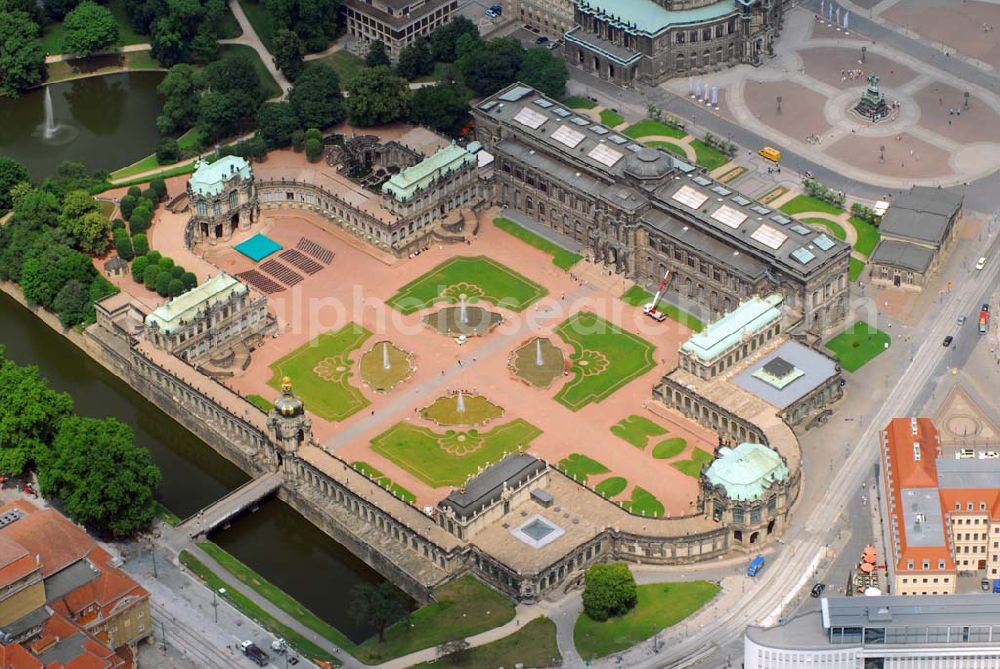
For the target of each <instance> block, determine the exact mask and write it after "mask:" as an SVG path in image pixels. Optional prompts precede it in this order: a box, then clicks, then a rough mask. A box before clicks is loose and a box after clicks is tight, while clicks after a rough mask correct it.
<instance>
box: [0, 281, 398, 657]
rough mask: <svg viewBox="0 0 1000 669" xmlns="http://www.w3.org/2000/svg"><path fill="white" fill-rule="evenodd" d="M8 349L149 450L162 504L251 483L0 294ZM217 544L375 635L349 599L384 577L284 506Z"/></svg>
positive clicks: (330, 616)
mask: <svg viewBox="0 0 1000 669" xmlns="http://www.w3.org/2000/svg"><path fill="white" fill-rule="evenodd" d="M0 345H3V346H4V348H5V354H6V356H7V357H8V358H10V359H11V360H13V361H15V362H17V363H18V364H21V365H37V366H38V368H39V371H40V372H41V375H42V376H43V377H45V378H46V379H48V381H49V384H50V385H51V386H52V388H54V389H56V390H61V391H65V392H67V393H69V394H70V395H71V396H72V397H73V402H74V404H75V406H76V411H77V412H78V413H80V414H82V415H86V416H97V417H103V416H114V417H115V418H118V419H119V420H121V421H123V422H125V423H127V424H128V425H130V426H131V427H132V429H133V430H134V431H135V439H136V443H138V444H139V445H141V446H143V447H145V448H147V449H149V451H150V453H151V454H152V457H153V461H154V462H155V463H156V464H157V466H158V467H159V468H160V471H161V472H162V474H163V480H162V482H161V483H160V487H159V490H158V493H157V498H158V499H159V500H160V502H161V503H162V504H163V505H164V506H166V507H167V508H168V509H170V510H171V511H172V512H174V513H175V514H177V515H178V516H180V517H182V518H184V517H187V516H188V515H190V514H192V513H194V512H195V511H197V510H198V509H200V508H202V507H204V506H206V505H208V504H209V503H211V502H213V501H215V500H216V499H218V498H220V497H222V496H223V495H225V494H226V493H227V492H229V491H230V490H233V489H234V488H236V487H238V486H239V485H240V484H242V483H243V482H244V481H246V480H247V475H246V474H244V473H243V471H242V470H240V469H239V468H238V467H236V466H235V465H233V464H232V463H230V462H229V461H228V460H226V459H225V458H223V457H222V456H221V455H219V454H218V453H216V452H215V451H214V450H212V448H211V447H210V446H208V445H207V444H205V443H204V442H202V441H201V440H200V439H198V438H197V437H195V436H194V435H193V434H191V433H190V432H188V430H187V429H185V428H184V427H183V426H182V425H180V424H179V423H177V422H176V421H174V420H173V419H172V418H171V417H170V416H168V415H166V414H165V413H163V412H162V411H160V410H159V409H158V408H157V407H156V406H154V405H153V404H151V403H150V402H148V401H147V400H146V399H144V398H143V397H142V396H141V395H140V394H139V393H137V392H135V391H134V390H132V388H130V387H129V386H128V385H127V384H126V383H125V382H123V381H122V380H121V379H119V378H118V377H116V376H114V375H113V374H111V373H110V372H109V371H107V370H106V369H105V368H104V367H102V366H101V365H100V364H98V363H97V362H95V361H94V360H92V359H91V358H90V357H89V356H87V355H86V354H84V353H83V352H82V351H80V350H79V349H78V348H77V347H76V346H75V345H73V344H72V343H70V342H69V341H67V340H66V338H64V337H63V336H62V335H60V334H58V333H56V332H53V331H52V330H51V329H50V328H49V327H48V326H47V325H45V324H44V323H42V322H41V321H40V320H38V319H37V318H36V317H35V316H34V315H33V314H32V313H31V312H30V311H28V310H27V309H25V308H24V307H22V306H21V305H20V304H18V303H17V302H16V301H15V300H14V299H12V298H11V297H9V296H8V295H7V294H6V293H3V292H0ZM212 540H213V541H215V542H216V543H218V544H219V545H221V546H222V547H224V548H225V549H226V550H228V551H229V552H230V553H232V554H233V555H235V556H236V557H238V558H239V559H240V560H242V561H243V562H244V563H246V564H247V565H249V566H250V567H252V568H253V569H255V570H256V571H257V572H258V573H260V574H261V575H263V576H264V577H265V578H267V579H268V580H270V581H271V582H272V583H274V584H275V585H277V586H279V587H281V588H282V589H283V590H285V592H287V593H289V594H290V595H292V596H293V597H295V598H296V599H297V600H298V601H300V602H301V603H302V604H304V605H305V606H306V607H308V608H309V609H310V610H312V611H313V612H314V613H315V614H316V615H318V616H320V617H321V618H323V619H324V620H326V621H327V622H328V623H330V624H331V625H333V626H335V627H336V628H337V629H339V630H340V631H342V632H343V633H344V634H346V635H348V636H349V637H350V638H351V639H352V640H355V641H358V642H360V641H363V640H364V639H365V638H367V637H368V636H370V635H371V634H372V633H373V632H374V630H373V629H371V628H370V627H368V626H367V625H360V624H358V623H357V621H355V620H354V619H353V618H352V617H351V615H350V609H351V607H350V606H349V605H348V604H349V594H348V593H349V592H350V590H351V588H352V587H354V586H355V585H357V584H360V583H378V582H380V581H382V580H383V579H382V577H381V576H380V575H379V574H378V573H376V572H375V571H374V570H372V569H371V568H370V567H368V566H367V565H366V564H365V563H364V562H362V561H361V560H359V559H357V558H356V557H354V555H352V554H351V553H350V552H349V551H348V550H347V549H346V548H344V547H343V546H341V545H340V544H338V543H337V542H336V541H334V540H333V539H331V538H330V537H328V536H327V535H326V534H324V533H323V532H322V531H321V530H320V529H319V528H317V527H316V526H314V525H313V524H312V523H310V522H309V521H308V520H306V519H305V518H303V517H302V516H301V515H299V514H298V513H297V512H296V511H295V510H293V509H292V508H291V507H289V506H288V505H286V504H285V503H284V502H281V501H280V500H277V499H272V500H269V501H266V502H264V503H263V504H262V505H261V507H260V509H259V510H258V511H257V512H255V513H252V514H247V515H245V516H243V517H241V518H239V519H237V520H236V522H234V523H233V525H232V526H231V527H230V528H228V529H225V530H222V531H221V532H218V533H216V534H214V535H213V536H212Z"/></svg>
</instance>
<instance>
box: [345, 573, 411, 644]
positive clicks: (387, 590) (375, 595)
mask: <svg viewBox="0 0 1000 669" xmlns="http://www.w3.org/2000/svg"><path fill="white" fill-rule="evenodd" d="M351 609H352V612H353V614H354V617H355V618H356V619H357V620H358V621H360V622H364V623H367V624H369V625H371V626H372V627H374V628H375V629H376V630H378V640H379V643H382V642H383V641H385V630H386V628H387V627H389V625H391V624H392V623H394V622H396V621H397V620H399V619H400V618H402V617H404V616H405V615H406V614H407V611H406V604H405V602H404V601H403V597H402V596H401V595H400V593H399V590H397V589H396V586H394V585H393V584H392V583H390V582H389V581H382V582H381V583H380V584H378V585H377V586H376V585H368V584H367V583H365V584H362V585H357V586H355V587H354V589H353V591H352V602H351Z"/></svg>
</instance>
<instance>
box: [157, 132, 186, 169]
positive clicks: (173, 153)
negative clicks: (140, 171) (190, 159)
mask: <svg viewBox="0 0 1000 669" xmlns="http://www.w3.org/2000/svg"><path fill="white" fill-rule="evenodd" d="M180 159H181V147H180V146H179V145H178V144H177V140H176V139H174V138H173V137H161V138H160V139H158V140H156V162H158V163H160V164H161V165H169V164H170V163H176V162H177V161H178V160H180Z"/></svg>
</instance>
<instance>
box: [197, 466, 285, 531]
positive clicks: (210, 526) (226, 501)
mask: <svg viewBox="0 0 1000 669" xmlns="http://www.w3.org/2000/svg"><path fill="white" fill-rule="evenodd" d="M284 480H285V477H284V474H283V473H282V472H281V471H277V472H271V473H269V474H264V475H263V476H258V477H257V478H255V479H251V480H250V481H248V482H247V483H245V484H243V485H242V486H240V487H239V488H237V489H236V490H234V491H232V492H231V493H229V494H228V495H226V496H225V497H223V498H222V499H220V500H218V501H216V502H215V503H213V504H211V505H209V506H207V507H205V508H204V509H202V510H201V511H199V512H198V513H196V514H194V515H193V516H191V517H190V518H188V519H187V520H185V521H184V522H183V523H181V524H180V525H179V526H178V527H179V529H182V530H184V531H186V532H187V533H188V535H189V536H190V537H192V538H193V537H196V536H199V535H206V534H208V533H209V532H211V531H212V530H214V529H215V528H216V527H218V526H219V525H222V524H223V523H225V522H226V521H228V520H230V519H232V518H233V517H234V516H236V515H238V514H240V513H242V512H243V510H244V509H246V508H247V507H249V506H252V505H254V504H257V503H258V502H260V501H261V500H262V499H264V498H265V497H267V496H268V495H271V494H274V491H276V490H277V489H278V488H280V487H281V484H282V482H283V481H284Z"/></svg>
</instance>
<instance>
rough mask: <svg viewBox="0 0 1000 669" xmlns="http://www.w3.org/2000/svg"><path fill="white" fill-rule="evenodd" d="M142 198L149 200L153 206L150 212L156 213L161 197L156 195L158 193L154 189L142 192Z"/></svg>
mask: <svg viewBox="0 0 1000 669" xmlns="http://www.w3.org/2000/svg"><path fill="white" fill-rule="evenodd" d="M142 196H143V197H144V198H146V199H147V200H149V204H150V205H151V206H152V209H151V210H150V211H156V206H157V205H158V204H160V196H159V195H158V194H157V193H156V191H155V190H153V189H152V188H147V189H146V190H144V191H142ZM140 204H141V203H140Z"/></svg>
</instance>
